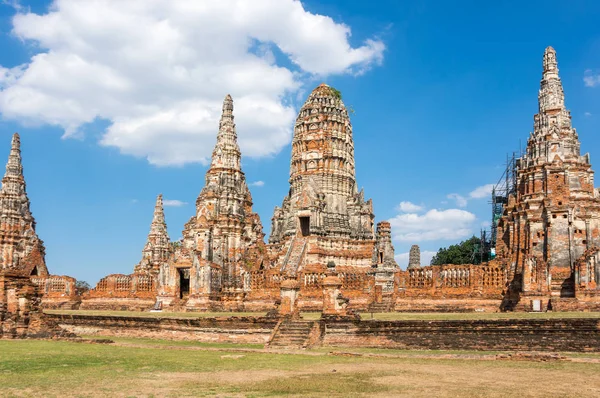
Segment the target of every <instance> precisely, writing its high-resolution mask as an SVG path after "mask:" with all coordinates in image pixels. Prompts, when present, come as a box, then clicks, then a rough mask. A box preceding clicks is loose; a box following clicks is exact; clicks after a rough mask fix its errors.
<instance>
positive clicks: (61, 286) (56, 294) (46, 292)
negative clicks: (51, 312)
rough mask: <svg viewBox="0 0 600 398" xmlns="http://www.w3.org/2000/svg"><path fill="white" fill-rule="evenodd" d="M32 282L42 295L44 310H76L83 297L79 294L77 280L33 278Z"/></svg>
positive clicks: (51, 276) (58, 277)
mask: <svg viewBox="0 0 600 398" xmlns="http://www.w3.org/2000/svg"><path fill="white" fill-rule="evenodd" d="M31 282H32V283H33V284H34V285H35V286H36V287H37V289H38V291H39V292H40V293H41V294H42V308H64V309H76V308H78V307H79V303H80V302H81V297H80V296H79V295H78V294H77V289H76V288H75V284H76V282H77V280H76V279H75V278H72V277H70V276H64V275H47V276H32V277H31Z"/></svg>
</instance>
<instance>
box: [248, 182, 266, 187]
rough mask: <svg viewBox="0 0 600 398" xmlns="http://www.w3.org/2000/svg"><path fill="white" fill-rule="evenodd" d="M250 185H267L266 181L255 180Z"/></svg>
mask: <svg viewBox="0 0 600 398" xmlns="http://www.w3.org/2000/svg"><path fill="white" fill-rule="evenodd" d="M248 185H249V186H251V187H264V186H265V182H264V181H254V182H251V183H250V184H248Z"/></svg>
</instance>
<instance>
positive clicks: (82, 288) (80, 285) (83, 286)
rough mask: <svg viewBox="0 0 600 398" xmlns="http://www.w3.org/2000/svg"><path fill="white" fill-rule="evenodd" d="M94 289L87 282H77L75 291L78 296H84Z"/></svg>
mask: <svg viewBox="0 0 600 398" xmlns="http://www.w3.org/2000/svg"><path fill="white" fill-rule="evenodd" d="M91 288H92V287H91V286H90V284H89V283H87V282H86V281H79V280H78V281H77V282H75V291H76V292H77V294H78V295H82V294H83V293H85V292H87V291H89V290H90V289H91Z"/></svg>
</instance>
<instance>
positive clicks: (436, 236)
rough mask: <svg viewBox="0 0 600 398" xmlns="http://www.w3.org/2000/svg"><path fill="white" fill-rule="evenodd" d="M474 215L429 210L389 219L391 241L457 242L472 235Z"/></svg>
mask: <svg viewBox="0 0 600 398" xmlns="http://www.w3.org/2000/svg"><path fill="white" fill-rule="evenodd" d="M475 220H476V217H475V214H473V213H471V212H468V211H466V210H461V209H447V210H436V209H433V210H429V211H428V212H426V213H425V214H415V213H406V214H399V215H397V216H396V217H394V218H392V219H390V223H391V224H392V232H393V239H394V240H396V241H399V242H411V243H417V242H422V241H430V240H458V239H461V238H464V237H467V236H470V235H471V234H472V231H471V230H472V226H473V223H474V222H475Z"/></svg>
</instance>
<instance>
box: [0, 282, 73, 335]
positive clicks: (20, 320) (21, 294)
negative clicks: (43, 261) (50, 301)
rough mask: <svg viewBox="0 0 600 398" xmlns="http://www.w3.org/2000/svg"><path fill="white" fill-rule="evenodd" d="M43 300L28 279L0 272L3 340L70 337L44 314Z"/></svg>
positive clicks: (0, 329)
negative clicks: (42, 308)
mask: <svg viewBox="0 0 600 398" xmlns="http://www.w3.org/2000/svg"><path fill="white" fill-rule="evenodd" d="M40 297H41V292H40V291H39V288H38V287H37V286H36V285H34V284H33V282H32V281H31V279H30V278H29V276H28V275H23V274H19V273H15V272H10V271H9V272H1V271H0V338H25V337H38V338H50V337H55V336H65V335H68V333H65V332H64V331H63V330H62V329H61V328H59V327H58V325H56V324H54V323H53V322H52V321H50V320H49V319H48V318H47V317H46V316H45V314H43V313H42V311H41V308H40V302H41V299H40Z"/></svg>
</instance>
